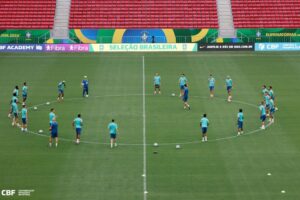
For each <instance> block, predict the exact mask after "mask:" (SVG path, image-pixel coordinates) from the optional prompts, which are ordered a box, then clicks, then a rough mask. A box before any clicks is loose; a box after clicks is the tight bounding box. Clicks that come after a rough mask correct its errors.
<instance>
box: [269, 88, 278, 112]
mask: <svg viewBox="0 0 300 200" xmlns="http://www.w3.org/2000/svg"><path fill="white" fill-rule="evenodd" d="M269 95H270V97H271V99H273V101H274V107H275V110H278V108H277V107H276V102H275V95H274V91H273V87H272V86H269Z"/></svg>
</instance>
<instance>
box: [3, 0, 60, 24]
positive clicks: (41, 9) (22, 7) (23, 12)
mask: <svg viewBox="0 0 300 200" xmlns="http://www.w3.org/2000/svg"><path fill="white" fill-rule="evenodd" d="M55 5H56V1H55V0H26V1H20V0H1V6H0V16H1V17H0V29H51V28H52V27H53V22H54V16H55Z"/></svg>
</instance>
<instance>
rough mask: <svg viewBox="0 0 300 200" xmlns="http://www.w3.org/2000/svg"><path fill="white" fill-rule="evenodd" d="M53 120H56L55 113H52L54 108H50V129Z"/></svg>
mask: <svg viewBox="0 0 300 200" xmlns="http://www.w3.org/2000/svg"><path fill="white" fill-rule="evenodd" d="M54 118H56V115H55V111H54V108H51V109H50V113H49V125H50V127H51V124H52V121H53V119H54Z"/></svg>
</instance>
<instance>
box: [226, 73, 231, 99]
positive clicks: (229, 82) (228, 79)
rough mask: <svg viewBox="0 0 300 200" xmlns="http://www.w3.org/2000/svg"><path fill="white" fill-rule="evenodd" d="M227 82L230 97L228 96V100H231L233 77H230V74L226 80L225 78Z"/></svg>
mask: <svg viewBox="0 0 300 200" xmlns="http://www.w3.org/2000/svg"><path fill="white" fill-rule="evenodd" d="M225 83H226V89H227V93H228V98H227V101H228V102H231V100H232V94H231V92H232V86H233V85H232V79H231V78H230V76H227V78H226V80H225Z"/></svg>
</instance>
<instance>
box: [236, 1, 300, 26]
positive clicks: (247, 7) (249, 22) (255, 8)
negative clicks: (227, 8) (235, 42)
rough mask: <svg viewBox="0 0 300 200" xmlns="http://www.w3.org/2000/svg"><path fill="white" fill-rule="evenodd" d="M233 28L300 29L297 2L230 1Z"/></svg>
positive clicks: (298, 4) (298, 5) (299, 10)
mask: <svg viewBox="0 0 300 200" xmlns="http://www.w3.org/2000/svg"><path fill="white" fill-rule="evenodd" d="M231 4H232V13H233V21H234V26H235V28H300V1H299V0H231Z"/></svg>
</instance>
